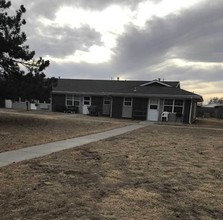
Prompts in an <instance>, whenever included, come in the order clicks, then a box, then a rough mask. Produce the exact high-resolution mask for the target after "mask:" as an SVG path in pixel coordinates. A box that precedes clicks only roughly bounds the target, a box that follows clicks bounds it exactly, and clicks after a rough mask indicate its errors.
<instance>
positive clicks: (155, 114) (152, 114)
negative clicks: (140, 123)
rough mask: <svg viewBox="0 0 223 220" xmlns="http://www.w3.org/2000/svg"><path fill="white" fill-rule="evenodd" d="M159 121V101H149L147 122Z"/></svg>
mask: <svg viewBox="0 0 223 220" xmlns="http://www.w3.org/2000/svg"><path fill="white" fill-rule="evenodd" d="M158 119H159V99H155V98H154V99H149V102H148V111H147V120H148V121H158Z"/></svg>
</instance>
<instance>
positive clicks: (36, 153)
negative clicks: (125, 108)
mask: <svg viewBox="0 0 223 220" xmlns="http://www.w3.org/2000/svg"><path fill="white" fill-rule="evenodd" d="M149 124H152V123H151V122H142V123H139V124H133V125H129V126H125V127H121V128H116V129H113V130H109V131H105V132H101V133H97V134H90V135H86V136H83V137H77V138H71V139H67V140H63V141H56V142H52V143H48V144H41V145H36V146H33V147H26V148H22V149H19V150H13V151H8V152H4V153H0V167H3V166H6V165H9V164H12V163H16V162H20V161H23V160H29V159H32V158H36V157H41V156H45V155H48V154H51V153H54V152H58V151H61V150H65V149H70V148H74V147H79V146H82V145H84V144H89V143H92V142H96V141H100V140H104V139H106V138H110V137H114V136H117V135H121V134H124V133H126V132H130V131H133V130H136V129H139V128H143V127H146V126H148V125H149Z"/></svg>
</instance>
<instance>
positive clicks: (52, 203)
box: [0, 125, 223, 220]
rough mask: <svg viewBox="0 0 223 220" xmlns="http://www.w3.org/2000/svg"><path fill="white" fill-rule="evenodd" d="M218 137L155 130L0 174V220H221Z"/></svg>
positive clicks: (222, 165) (222, 151) (222, 159)
mask: <svg viewBox="0 0 223 220" xmlns="http://www.w3.org/2000/svg"><path fill="white" fill-rule="evenodd" d="M222 131H223V130H220V129H219V130H213V129H203V128H201V129H198V128H192V127H191V126H189V127H185V126H178V127H173V126H162V125H154V126H149V127H147V128H144V129H140V130H137V131H134V132H131V133H128V134H125V135H122V136H118V137H114V138H110V139H107V140H104V141H100V142H97V143H93V144H89V145H86V146H84V147H81V148H79V149H72V150H66V151H62V152H59V153H54V154H51V155H49V156H47V157H43V158H38V159H34V160H30V161H26V162H22V163H18V164H13V165H10V166H7V167H4V168H1V169H0V191H1V192H0V201H1V204H0V219H41V220H42V219H171V220H172V219H222V216H223V182H222V181H223V174H222V170H223V142H222Z"/></svg>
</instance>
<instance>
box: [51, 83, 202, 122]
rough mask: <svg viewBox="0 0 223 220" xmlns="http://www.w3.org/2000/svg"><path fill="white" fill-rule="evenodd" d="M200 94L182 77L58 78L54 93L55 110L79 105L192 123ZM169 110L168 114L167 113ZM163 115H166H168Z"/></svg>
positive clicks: (86, 110) (102, 112)
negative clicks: (184, 85) (182, 81)
mask: <svg viewBox="0 0 223 220" xmlns="http://www.w3.org/2000/svg"><path fill="white" fill-rule="evenodd" d="M202 101H203V99H202V97H201V96H200V95H197V94H194V93H192V92H189V91H186V90H183V89H181V88H180V82H179V81H161V80H152V81H124V80H86V79H58V82H57V85H56V86H55V87H53V89H52V93H51V105H52V106H51V107H52V111H63V110H64V109H66V108H71V109H72V108H76V109H77V111H78V113H80V114H89V109H90V108H89V107H90V106H93V107H95V108H97V112H98V113H99V114H100V115H104V116H110V117H114V118H132V119H140V120H148V121H162V120H164V119H165V120H168V121H173V122H175V121H178V122H182V123H192V122H193V121H194V120H195V118H196V106H197V102H202ZM163 113H165V115H164V114H163ZM167 115H168V117H165V118H163V117H162V116H167Z"/></svg>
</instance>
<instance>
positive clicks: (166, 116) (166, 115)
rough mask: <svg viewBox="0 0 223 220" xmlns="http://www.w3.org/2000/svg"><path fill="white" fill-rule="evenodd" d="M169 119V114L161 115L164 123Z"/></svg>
mask: <svg viewBox="0 0 223 220" xmlns="http://www.w3.org/2000/svg"><path fill="white" fill-rule="evenodd" d="M168 117H169V112H163V113H162V114H161V120H162V121H164V119H165V121H168Z"/></svg>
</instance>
